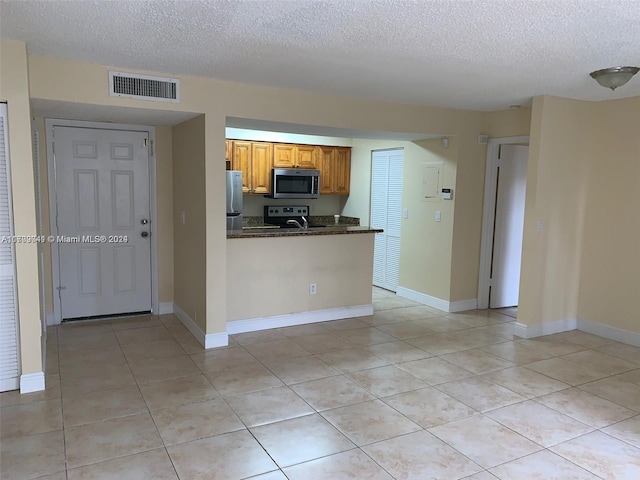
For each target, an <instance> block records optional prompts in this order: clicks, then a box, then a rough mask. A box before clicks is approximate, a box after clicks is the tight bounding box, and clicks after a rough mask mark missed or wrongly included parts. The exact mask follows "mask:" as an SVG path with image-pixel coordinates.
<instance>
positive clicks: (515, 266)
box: [489, 145, 529, 308]
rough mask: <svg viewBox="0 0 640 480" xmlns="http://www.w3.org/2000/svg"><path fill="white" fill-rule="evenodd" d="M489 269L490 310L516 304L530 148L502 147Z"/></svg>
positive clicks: (520, 146)
mask: <svg viewBox="0 0 640 480" xmlns="http://www.w3.org/2000/svg"><path fill="white" fill-rule="evenodd" d="M500 148H501V150H500V158H499V161H498V189H497V195H496V216H495V228H494V243H493V259H492V266H491V270H492V273H491V296H490V300H489V307H490V308H503V307H513V306H517V305H518V293H519V288H520V263H521V260H522V234H523V228H524V206H525V195H526V190H527V159H528V157H529V147H527V146H522V145H502V146H501V147H500Z"/></svg>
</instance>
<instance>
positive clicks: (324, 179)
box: [316, 147, 336, 195]
mask: <svg viewBox="0 0 640 480" xmlns="http://www.w3.org/2000/svg"><path fill="white" fill-rule="evenodd" d="M316 149H317V152H318V164H319V165H318V166H319V170H320V195H322V194H327V193H335V191H334V188H335V177H334V174H333V171H334V164H335V158H336V149H335V148H334V147H316Z"/></svg>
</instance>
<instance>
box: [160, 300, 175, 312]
mask: <svg viewBox="0 0 640 480" xmlns="http://www.w3.org/2000/svg"><path fill="white" fill-rule="evenodd" d="M169 313H173V302H164V303H160V304H158V315H167V314H169Z"/></svg>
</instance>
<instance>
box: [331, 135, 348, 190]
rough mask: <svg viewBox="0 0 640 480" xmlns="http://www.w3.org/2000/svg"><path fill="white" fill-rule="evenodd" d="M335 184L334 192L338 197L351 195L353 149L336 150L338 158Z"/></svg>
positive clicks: (335, 167)
mask: <svg viewBox="0 0 640 480" xmlns="http://www.w3.org/2000/svg"><path fill="white" fill-rule="evenodd" d="M333 174H334V179H335V184H334V192H335V193H337V194H338V195H349V187H350V185H351V149H350V148H347V147H337V148H336V158H335V163H334V169H333Z"/></svg>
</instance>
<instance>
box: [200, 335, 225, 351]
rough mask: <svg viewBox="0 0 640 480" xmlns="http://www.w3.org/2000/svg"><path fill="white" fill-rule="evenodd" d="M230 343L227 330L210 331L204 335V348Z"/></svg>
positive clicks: (223, 345)
mask: <svg viewBox="0 0 640 480" xmlns="http://www.w3.org/2000/svg"><path fill="white" fill-rule="evenodd" d="M227 345H229V334H228V333H227V332H220V333H210V334H208V335H205V337H204V348H205V349H207V348H216V347H226V346H227Z"/></svg>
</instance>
